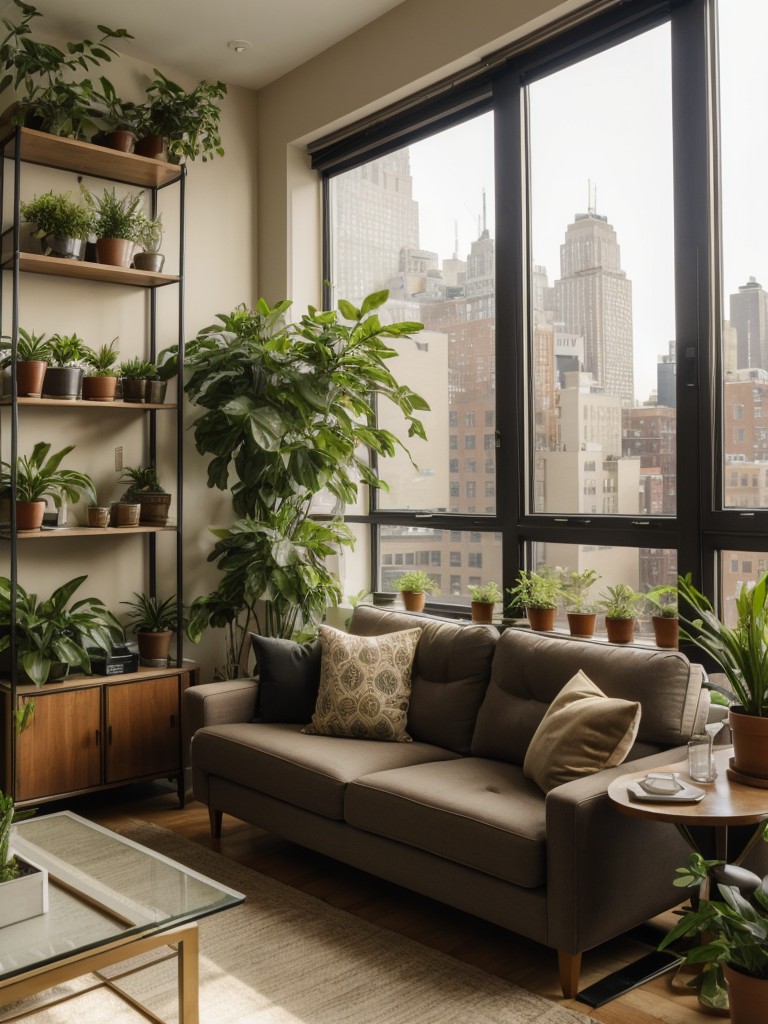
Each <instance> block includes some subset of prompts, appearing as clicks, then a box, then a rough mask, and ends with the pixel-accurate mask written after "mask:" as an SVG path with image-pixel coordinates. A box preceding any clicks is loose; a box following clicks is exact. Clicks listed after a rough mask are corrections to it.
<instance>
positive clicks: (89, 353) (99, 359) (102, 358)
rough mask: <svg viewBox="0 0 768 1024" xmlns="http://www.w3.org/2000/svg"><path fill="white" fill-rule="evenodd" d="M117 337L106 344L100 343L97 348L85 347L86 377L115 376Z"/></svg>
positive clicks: (116, 373) (117, 353)
mask: <svg viewBox="0 0 768 1024" xmlns="http://www.w3.org/2000/svg"><path fill="white" fill-rule="evenodd" d="M116 341H117V338H113V339H112V341H110V343H109V344H108V345H106V344H105V345H101V346H100V347H99V348H98V349H93V348H86V350H85V356H84V362H85V364H86V371H85V373H86V376H88V377H117V376H118V370H117V367H116V366H115V364H116V363H117V360H118V356H119V355H120V353H119V352H118V351H117V349H116V348H115V342H116Z"/></svg>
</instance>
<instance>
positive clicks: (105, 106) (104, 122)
mask: <svg viewBox="0 0 768 1024" xmlns="http://www.w3.org/2000/svg"><path fill="white" fill-rule="evenodd" d="M99 83H100V85H101V91H100V92H97V91H95V90H94V93H93V100H94V102H95V103H96V104H97V106H98V118H99V121H100V123H101V127H102V130H103V131H104V132H114V131H127V132H133V133H134V134H137V133H138V131H139V130H140V129H141V127H142V125H143V123H144V119H145V118H146V109H145V107H144V106H143V105H142V104H139V103H132V102H131V101H130V100H121V99H120V97H119V96H118V95H117V91H116V89H115V87H114V85H112V83H111V82H110V81H109V79H108V78H104V77H103V76H102V77H100V78H99Z"/></svg>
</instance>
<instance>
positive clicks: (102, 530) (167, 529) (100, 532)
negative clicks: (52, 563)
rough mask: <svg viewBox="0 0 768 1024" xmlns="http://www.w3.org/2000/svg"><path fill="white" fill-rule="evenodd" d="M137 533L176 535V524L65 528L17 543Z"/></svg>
mask: <svg viewBox="0 0 768 1024" xmlns="http://www.w3.org/2000/svg"><path fill="white" fill-rule="evenodd" d="M136 533H176V524H175V523H172V524H169V525H167V526H105V527H104V526H102V527H98V526H65V527H62V528H61V529H59V528H56V529H52V530H33V531H30V532H29V533H17V534H16V540H17V541H30V540H31V541H39V540H50V539H51V538H52V537H67V538H71V537H115V536H120V537H125V536H127V535H130V534H136ZM0 539H2V540H10V539H11V534H10V531H9V530H8V529H7V527H6V528H4V529H3V530H2V532H0Z"/></svg>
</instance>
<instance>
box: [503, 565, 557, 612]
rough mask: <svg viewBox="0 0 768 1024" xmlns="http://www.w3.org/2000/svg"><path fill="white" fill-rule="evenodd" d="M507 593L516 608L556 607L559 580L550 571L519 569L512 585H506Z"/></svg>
mask: <svg viewBox="0 0 768 1024" xmlns="http://www.w3.org/2000/svg"><path fill="white" fill-rule="evenodd" d="M507 593H508V594H509V596H510V598H511V599H512V600H511V604H512V605H513V606H514V607H517V608H557V602H558V600H559V598H560V582H559V580H558V579H557V577H555V576H553V575H551V574H550V573H543V572H542V573H538V572H534V571H533V570H532V569H521V570H520V572H519V573H518V574H517V580H516V582H515V585H514V587H508V588H507Z"/></svg>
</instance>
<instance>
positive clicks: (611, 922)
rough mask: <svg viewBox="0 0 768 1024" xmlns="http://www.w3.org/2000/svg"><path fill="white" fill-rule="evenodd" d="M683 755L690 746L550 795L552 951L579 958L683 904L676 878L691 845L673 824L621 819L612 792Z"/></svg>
mask: <svg viewBox="0 0 768 1024" xmlns="http://www.w3.org/2000/svg"><path fill="white" fill-rule="evenodd" d="M686 756H687V750H686V748H685V747H675V748H672V749H669V750H664V751H662V752H661V753H658V754H652V755H651V756H649V757H643V758H640V759H639V760H636V761H631V762H627V763H626V764H622V765H619V766H618V767H617V768H608V769H605V770H604V771H601V772H596V773H595V774H594V775H589V776H586V777H585V778H583V779H577V780H575V781H574V782H568V783H566V784H565V785H562V786H557V787H556V788H555V789H553V790H551V791H550V792H549V793H548V794H547V799H546V836H547V914H548V937H549V945H551V946H553V947H554V948H556V949H558V950H562V951H564V952H567V953H571V954H573V953H581V952H583V951H584V950H587V949H592V948H593V947H594V946H596V945H598V944H599V943H601V942H605V941H607V940H608V939H610V938H613V937H614V936H615V935H619V934H621V933H622V932H625V931H628V930H629V929H630V928H634V927H636V926H637V925H639V924H641V923H643V922H644V921H647V920H648V919H649V918H651V917H654V916H656V915H657V914H659V913H661V912H662V911H663V910H666V909H669V908H670V907H673V906H675V905H676V904H677V903H679V902H680V891H679V889H678V890H676V889H675V888H674V886H673V885H672V880H673V878H674V875H675V869H676V868H678V867H680V866H681V865H683V864H684V863H685V862H686V859H687V857H688V854H689V852H690V850H689V848H688V846H687V844H686V843H685V841H684V840H683V838H682V836H681V835H680V834H679V833H678V831H677V829H676V828H675V827H674V826H673V825H670V824H667V823H664V822H654V821H646V820H643V819H640V818H632V817H629V816H628V815H625V814H622V813H621V811H620V810H619V809H618V808H617V807H616V805H615V804H613V803H612V802H611V800H610V799H609V798H608V786H609V785H610V783H611V782H613V780H614V779H617V778H619V777H620V776H622V775H625V774H627V773H629V772H637V771H643V770H647V771H651V770H653V769H655V768H660V767H661V766H662V765H668V764H673V763H675V762H676V761H682V760H684V759H685V758H686Z"/></svg>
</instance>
